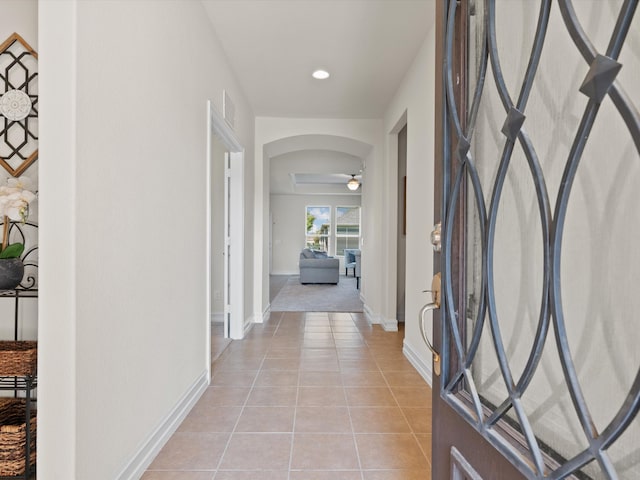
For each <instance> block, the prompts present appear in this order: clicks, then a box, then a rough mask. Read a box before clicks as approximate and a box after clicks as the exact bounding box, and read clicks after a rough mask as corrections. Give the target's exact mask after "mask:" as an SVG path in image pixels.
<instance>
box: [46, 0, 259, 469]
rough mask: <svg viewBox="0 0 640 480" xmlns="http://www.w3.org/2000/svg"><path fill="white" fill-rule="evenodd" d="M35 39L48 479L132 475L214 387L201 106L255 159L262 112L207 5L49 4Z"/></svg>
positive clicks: (250, 174)
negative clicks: (175, 420)
mask: <svg viewBox="0 0 640 480" xmlns="http://www.w3.org/2000/svg"><path fill="white" fill-rule="evenodd" d="M39 34H40V43H41V45H42V48H41V52H40V54H41V55H40V67H41V105H42V110H41V123H40V125H41V132H42V134H41V157H42V158H47V159H50V160H51V161H49V162H47V164H46V166H43V167H42V168H41V177H40V186H41V197H40V202H41V265H42V268H41V292H42V295H41V309H40V319H39V328H40V358H39V361H40V364H39V373H40V391H39V400H40V401H39V418H38V423H39V425H38V427H39V432H38V433H39V436H38V463H39V465H38V476H39V477H40V478H42V479H44V480H47V479H56V480H57V479H60V478H68V479H72V478H91V479H95V480H100V479H113V478H119V476H120V474H121V472H122V474H123V476H122V477H121V478H126V476H127V475H129V474H132V472H135V468H136V466H135V465H129V462H131V461H134V462H138V461H144V454H145V449H146V448H149V443H148V442H149V441H150V440H151V439H152V434H154V432H155V429H156V428H158V427H162V426H163V425H164V424H163V422H165V421H167V418H168V417H169V416H170V414H171V413H172V411H173V409H174V408H175V407H176V406H177V405H178V403H179V401H180V400H181V399H184V397H185V395H187V394H188V393H189V392H190V389H192V388H194V389H195V388H197V387H198V386H201V385H202V381H203V380H204V381H205V383H206V371H207V367H208V362H209V359H207V358H206V355H205V353H206V342H208V341H209V340H208V339H207V338H205V336H206V335H205V333H206V322H208V319H207V318H206V310H207V305H206V292H205V282H204V279H205V275H206V269H207V268H208V266H207V265H206V262H205V259H206V257H205V252H206V245H205V240H206V231H205V220H206V219H205V212H206V175H205V173H206V160H207V159H206V133H207V132H206V100H207V99H211V100H212V101H213V104H214V106H215V107H216V108H217V109H218V111H221V110H222V108H221V107H222V90H223V89H227V90H228V91H229V92H230V94H231V96H232V98H233V99H234V101H235V103H236V132H237V134H238V137H239V138H240V139H241V141H242V143H243V144H244V146H245V148H246V150H247V155H246V158H248V159H251V158H252V156H253V114H252V112H251V110H250V108H249V107H248V105H247V104H246V102H245V101H244V99H243V95H242V92H241V91H240V88H239V87H238V85H237V83H236V81H235V79H234V77H233V75H232V74H231V73H230V70H229V67H228V65H227V63H226V60H225V57H224V55H223V53H222V51H221V48H220V46H219V43H218V42H217V39H216V38H215V35H214V34H213V32H212V29H211V27H210V25H209V23H208V20H207V16H206V13H205V11H204V9H203V7H202V6H201V4H200V3H199V2H182V1H165V2H154V3H153V4H151V3H149V2H146V1H128V2H113V1H92V2H83V1H75V0H69V1H60V2H42V3H41V4H40V30H39ZM246 171H247V174H248V177H249V178H250V179H252V178H253V169H252V166H251V165H248V166H247V168H246ZM247 190H248V191H249V192H248V193H247V198H248V199H250V202H251V203H249V204H252V202H253V196H252V193H251V189H250V188H249V189H247ZM251 224H252V219H251V220H250V221H249V224H248V226H249V229H250V226H251ZM248 238H251V232H250V231H249V232H248ZM249 250H251V248H249ZM247 263H249V265H250V264H251V261H249V262H247ZM248 283H249V284H250V286H252V281H251V280H250V279H249V281H248ZM150 399H152V401H149V400H150ZM136 455H137V456H136Z"/></svg>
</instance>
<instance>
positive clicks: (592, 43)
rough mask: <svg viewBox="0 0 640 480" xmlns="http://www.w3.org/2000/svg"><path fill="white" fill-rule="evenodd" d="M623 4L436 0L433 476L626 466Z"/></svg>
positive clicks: (632, 165)
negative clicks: (438, 233) (438, 239)
mask: <svg viewBox="0 0 640 480" xmlns="http://www.w3.org/2000/svg"><path fill="white" fill-rule="evenodd" d="M637 4H638V0H607V1H604V0H603V1H590V0H573V1H571V0H557V1H553V2H552V1H551V0H540V1H533V0H461V1H456V0H438V1H437V9H436V10H437V11H436V14H437V19H436V25H437V28H436V37H437V45H436V50H437V54H436V56H437V61H436V68H437V72H436V131H435V136H436V171H435V179H436V180H435V185H434V190H435V204H436V209H435V216H436V220H440V221H441V222H442V250H441V252H440V253H436V254H435V262H434V265H436V267H435V270H436V272H441V275H442V300H441V306H440V308H439V309H438V310H435V311H434V326H433V338H434V346H435V349H436V350H437V351H438V352H439V353H440V354H441V375H440V376H434V382H433V387H434V388H433V391H434V394H433V474H432V476H433V478H434V479H436V480H449V479H456V480H458V479H459V480H463V479H472V480H476V479H484V480H518V479H525V478H526V479H546V478H549V479H563V478H577V479H611V480H613V479H628V480H631V479H638V478H640V420H639V419H638V417H637V415H638V411H639V410H640V353H639V352H640V349H639V348H638V345H640V328H638V327H639V326H640V313H638V312H640V299H639V298H640V295H638V294H637V291H638V287H640V254H639V253H638V251H640V249H638V243H639V241H640V213H639V210H640V209H638V208H637V206H638V205H639V204H640V188H639V187H640V113H639V110H640V81H639V80H638V78H640V20H639V18H638V17H640V15H637V14H636V10H637ZM436 272H434V273H436Z"/></svg>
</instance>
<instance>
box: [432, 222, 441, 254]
mask: <svg viewBox="0 0 640 480" xmlns="http://www.w3.org/2000/svg"><path fill="white" fill-rule="evenodd" d="M441 229H442V224H441V223H440V222H438V223H436V224H435V225H434V226H433V230H432V231H431V245H433V251H434V252H439V251H440V250H442V245H441Z"/></svg>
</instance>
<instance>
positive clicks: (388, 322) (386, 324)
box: [381, 318, 398, 332]
mask: <svg viewBox="0 0 640 480" xmlns="http://www.w3.org/2000/svg"><path fill="white" fill-rule="evenodd" d="M381 324H382V328H383V329H384V331H385V332H397V331H398V320H396V319H395V318H385V319H384V320H382V323H381Z"/></svg>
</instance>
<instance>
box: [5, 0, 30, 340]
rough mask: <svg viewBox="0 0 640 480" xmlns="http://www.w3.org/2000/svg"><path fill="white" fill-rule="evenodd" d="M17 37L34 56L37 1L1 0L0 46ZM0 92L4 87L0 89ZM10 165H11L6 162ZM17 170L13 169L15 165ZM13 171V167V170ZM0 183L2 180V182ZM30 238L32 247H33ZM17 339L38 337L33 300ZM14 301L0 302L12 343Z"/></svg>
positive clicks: (22, 314) (23, 305)
mask: <svg viewBox="0 0 640 480" xmlns="http://www.w3.org/2000/svg"><path fill="white" fill-rule="evenodd" d="M14 32H15V33H17V34H18V35H20V36H21V37H22V38H23V39H24V41H25V42H27V43H28V44H29V45H30V46H31V47H32V48H33V49H34V50H36V52H37V51H38V3H37V0H3V1H2V2H0V43H2V42H4V41H5V40H6V39H7V38H8V37H9V36H10V35H11V34H13V33H14ZM2 88H4V84H3V85H2ZM2 93H4V90H2V91H0V94H2ZM10 163H12V162H10ZM16 166H17V165H16ZM14 168H15V167H14ZM23 175H24V176H27V177H29V178H30V179H31V180H33V181H34V184H35V188H36V189H37V185H38V161H37V160H36V161H35V162H34V163H33V164H32V165H31V166H30V167H29V168H28V169H27V170H26V171H25V173H24V174H23ZM8 176H9V173H8V172H7V171H5V170H4V169H2V168H0V178H2V179H4V178H5V177H8ZM3 183H4V180H3ZM29 221H32V222H35V223H37V222H38V201H37V200H36V201H35V202H34V204H33V206H32V208H31V214H30V217H29ZM37 241H38V240H37V238H33V243H34V244H35V243H37ZM18 312H19V317H18V325H19V329H18V338H19V339H23V340H35V339H36V338H37V335H38V325H37V324H38V302H37V300H35V299H25V300H22V301H20V306H19V309H18ZM13 315H14V300H13V299H9V298H6V299H0V318H2V319H4V320H3V321H2V322H0V338H1V339H5V340H9V339H13V334H14V326H13Z"/></svg>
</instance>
